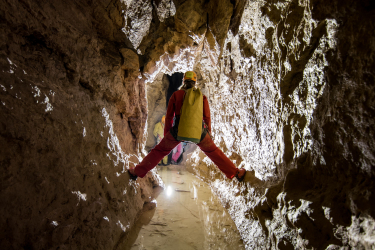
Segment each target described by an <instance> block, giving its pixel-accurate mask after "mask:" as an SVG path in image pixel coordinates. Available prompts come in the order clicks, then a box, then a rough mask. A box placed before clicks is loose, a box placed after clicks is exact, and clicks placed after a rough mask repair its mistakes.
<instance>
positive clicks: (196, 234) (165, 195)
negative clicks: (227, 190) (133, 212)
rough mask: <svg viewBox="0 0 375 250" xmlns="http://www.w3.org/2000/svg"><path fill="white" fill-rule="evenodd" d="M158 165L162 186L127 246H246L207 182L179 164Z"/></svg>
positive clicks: (200, 247)
mask: <svg viewBox="0 0 375 250" xmlns="http://www.w3.org/2000/svg"><path fill="white" fill-rule="evenodd" d="M161 168H162V169H159V171H158V172H159V174H160V176H161V178H162V180H163V181H164V184H165V189H164V191H162V192H161V193H160V194H159V196H157V197H156V199H155V201H153V202H154V204H155V205H154V206H156V207H150V208H148V209H149V210H148V211H147V210H146V211H144V213H143V214H142V216H141V217H140V218H139V219H138V221H137V223H136V224H135V226H134V230H135V232H133V234H134V235H130V237H129V239H128V243H129V246H128V248H127V249H132V250H137V249H176V248H178V249H239V250H240V249H245V248H244V245H243V244H242V240H241V236H240V234H239V232H238V230H237V227H236V225H235V224H234V222H233V220H232V218H231V217H230V215H229V214H228V212H227V211H226V210H225V209H224V208H223V207H222V205H221V203H220V201H219V200H218V199H217V197H215V196H214V195H213V194H212V192H211V189H210V187H209V186H208V185H207V184H205V183H204V182H203V181H201V180H199V179H197V178H196V177H195V176H194V175H192V174H191V173H189V172H187V171H186V170H182V167H181V166H173V165H171V166H169V167H161Z"/></svg>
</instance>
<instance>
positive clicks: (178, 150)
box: [172, 143, 182, 162]
mask: <svg viewBox="0 0 375 250" xmlns="http://www.w3.org/2000/svg"><path fill="white" fill-rule="evenodd" d="M181 153H182V143H179V144H178V145H177V146H176V147H175V148H174V149H173V156H172V160H173V161H174V162H177V160H178V158H179V157H180V155H181Z"/></svg>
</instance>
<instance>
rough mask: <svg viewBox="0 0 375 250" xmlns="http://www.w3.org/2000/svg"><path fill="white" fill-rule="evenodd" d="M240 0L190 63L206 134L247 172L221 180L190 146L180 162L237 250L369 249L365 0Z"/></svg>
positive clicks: (369, 77)
mask: <svg viewBox="0 0 375 250" xmlns="http://www.w3.org/2000/svg"><path fill="white" fill-rule="evenodd" d="M241 4H242V3H241ZM241 4H240V1H235V4H234V16H232V18H231V23H230V26H229V29H228V32H227V36H226V39H225V41H224V44H223V45H222V46H220V44H219V41H220V39H219V38H217V37H216V39H215V41H216V46H213V45H214V44H215V43H212V42H211V43H210V42H209V38H208V37H207V39H206V41H207V43H205V47H204V49H203V51H202V56H201V59H200V61H199V63H197V64H196V66H195V69H196V70H197V71H199V72H200V75H201V76H202V78H203V81H201V83H202V85H203V86H204V87H205V88H207V89H208V90H209V91H208V92H206V93H208V94H209V100H210V105H211V113H212V120H213V121H212V123H213V136H214V141H215V142H216V143H217V144H219V145H220V147H221V148H222V149H223V150H224V151H225V152H226V154H227V155H228V156H229V157H230V158H231V159H232V160H233V161H235V162H236V165H237V166H240V167H244V168H245V169H247V170H248V171H249V173H248V174H247V177H246V182H245V183H244V184H238V183H237V182H236V181H229V180H226V179H225V178H224V176H223V175H222V174H221V173H220V172H219V171H218V170H217V168H216V167H215V166H214V165H213V164H212V162H211V161H210V160H209V159H208V158H206V157H205V156H204V154H202V153H201V152H196V153H195V155H193V157H192V158H191V161H190V169H191V171H193V172H195V173H197V174H198V175H199V176H201V177H202V178H204V179H205V180H206V181H207V182H209V183H211V185H212V187H213V189H214V190H215V191H216V193H217V195H218V196H219V197H221V199H222V202H223V205H224V206H226V207H227V208H228V210H229V211H230V213H231V214H232V217H233V219H234V221H235V222H236V224H237V226H238V228H239V229H240V232H241V234H242V236H243V239H244V241H245V242H246V245H247V248H248V249H306V248H307V249H338V248H340V247H343V246H344V247H350V248H355V249H371V248H373V247H374V242H373V240H372V239H373V238H374V232H375V231H374V225H375V224H374V223H375V221H374V213H375V210H374V208H375V206H374V192H375V185H374V177H373V176H374V159H375V158H374V156H375V147H374V143H373V140H372V135H373V133H374V114H375V113H374V101H373V100H374V98H373V95H374V74H373V72H372V70H371V69H373V68H374V66H375V65H374V60H373V58H372V57H373V54H374V44H375V43H374V35H373V34H372V30H373V23H374V5H373V4H372V3H370V2H369V1H357V2H355V3H354V2H350V1H344V2H342V1H340V2H336V1H333V2H330V3H326V2H324V3H323V2H322V1H247V2H246V4H245V5H244V6H241ZM236 13H237V14H236ZM239 20H240V21H239ZM218 45H219V46H218Z"/></svg>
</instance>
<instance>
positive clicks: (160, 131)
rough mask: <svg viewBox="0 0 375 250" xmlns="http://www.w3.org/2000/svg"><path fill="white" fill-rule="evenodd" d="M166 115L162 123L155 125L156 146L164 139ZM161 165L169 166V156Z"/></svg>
mask: <svg viewBox="0 0 375 250" xmlns="http://www.w3.org/2000/svg"><path fill="white" fill-rule="evenodd" d="M164 126H165V115H163V117H162V118H161V120H160V122H158V123H156V124H155V127H154V131H153V134H154V136H155V137H156V145H157V144H159V143H160V142H161V140H162V139H163V137H164ZM159 164H160V165H167V164H168V156H165V157H164V158H163V159H162V160H161V161H160V163H159Z"/></svg>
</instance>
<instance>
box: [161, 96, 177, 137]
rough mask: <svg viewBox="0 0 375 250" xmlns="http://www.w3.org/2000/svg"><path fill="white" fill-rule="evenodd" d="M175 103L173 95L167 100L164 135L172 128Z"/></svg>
mask: <svg viewBox="0 0 375 250" xmlns="http://www.w3.org/2000/svg"><path fill="white" fill-rule="evenodd" d="M175 103H176V97H175V94H174V93H173V94H172V96H171V98H170V99H169V103H168V109H167V115H166V116H165V125H164V135H166V134H167V133H168V131H169V130H170V129H171V128H172V125H173V117H174V111H175V106H176V105H175Z"/></svg>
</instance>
